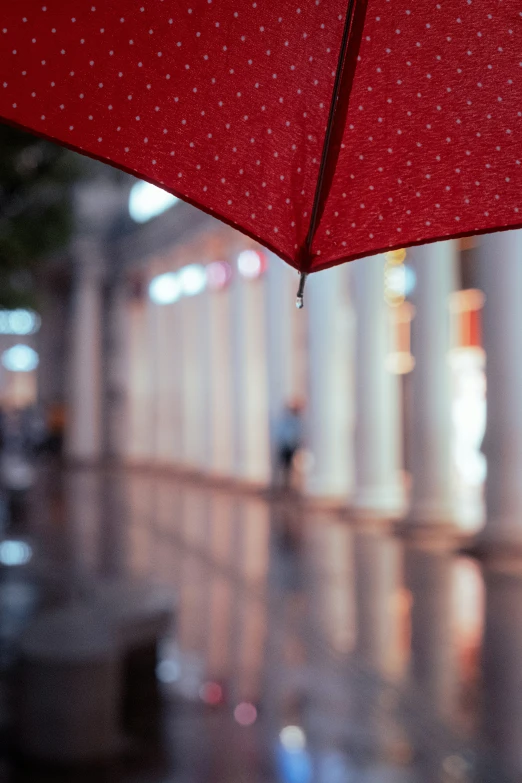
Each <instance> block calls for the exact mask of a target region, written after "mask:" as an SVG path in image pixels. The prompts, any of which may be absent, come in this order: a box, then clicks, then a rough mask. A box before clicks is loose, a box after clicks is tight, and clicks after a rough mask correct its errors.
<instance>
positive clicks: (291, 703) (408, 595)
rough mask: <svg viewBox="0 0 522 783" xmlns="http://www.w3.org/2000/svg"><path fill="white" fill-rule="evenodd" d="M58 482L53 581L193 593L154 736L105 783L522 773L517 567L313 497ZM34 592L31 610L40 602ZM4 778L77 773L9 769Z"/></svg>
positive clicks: (50, 531) (40, 525) (38, 540)
mask: <svg viewBox="0 0 522 783" xmlns="http://www.w3.org/2000/svg"><path fill="white" fill-rule="evenodd" d="M44 478H45V480H42V481H41V482H40V484H39V486H38V487H37V488H36V490H35V492H34V493H33V495H32V497H31V500H30V504H29V508H30V519H31V523H30V530H29V540H30V541H31V542H32V545H33V546H34V547H35V555H34V559H33V566H32V568H33V572H32V573H38V571H39V570H40V573H41V572H42V571H44V572H45V573H46V576H47V578H49V576H50V575H52V578H53V580H54V583H55V584H58V585H61V588H60V589H67V587H66V586H67V585H70V584H73V583H74V584H80V583H81V582H82V581H84V580H89V579H92V578H93V576H94V575H100V576H105V577H109V576H110V577H116V576H118V577H119V576H133V577H139V578H143V579H146V580H150V581H152V582H159V583H162V584H165V585H168V586H171V587H172V588H173V589H174V591H175V594H176V595H177V605H176V623H175V629H174V630H173V632H172V633H171V635H170V636H169V637H168V638H167V639H165V641H164V643H163V644H162V645H161V648H160V660H159V662H158V667H157V673H158V679H159V680H160V683H161V689H162V694H163V706H162V712H161V719H160V720H159V724H158V725H157V727H156V731H155V732H154V731H152V730H151V731H150V732H149V736H148V737H147V731H145V733H144V739H143V740H141V741H140V742H138V741H135V742H133V743H132V747H130V748H129V753H128V754H127V758H126V759H125V758H124V759H123V760H122V761H120V762H118V763H116V764H115V765H113V766H111V767H110V769H109V770H108V771H107V770H105V771H98V772H97V773H96V777H97V779H99V780H103V779H107V780H111V781H122V783H207V782H209V783H210V782H212V783H258V782H259V783H395V782H397V783H453V781H481V782H482V783H489V781H491V783H493V782H494V783H503V781H506V783H507V781H513V782H514V781H518V780H519V779H521V778H520V775H521V769H522V578H521V577H519V568H518V566H517V565H516V564H515V565H513V564H511V565H510V566H509V568H506V567H502V568H501V567H498V568H496V567H495V568H494V567H492V566H491V567H488V570H487V572H484V571H483V569H482V568H481V566H480V565H479V564H478V563H477V562H476V561H474V560H472V559H471V558H468V557H464V556H457V555H455V554H453V553H452V552H451V549H450V547H449V546H447V547H446V546H445V542H444V540H438V541H437V539H434V540H433V541H432V542H431V543H430V544H429V545H427V544H425V545H420V544H417V545H416V544H414V543H412V542H409V543H408V542H406V541H405V540H404V539H401V538H398V537H395V536H394V535H393V533H392V531H391V529H390V528H388V527H386V526H385V525H375V524H370V523H368V524H367V525H366V526H363V525H354V524H351V523H350V522H349V520H348V521H347V520H346V519H344V518H341V516H340V515H339V514H336V513H334V512H328V511H319V510H315V511H314V510H311V509H310V508H307V507H306V506H305V505H304V504H303V503H302V502H300V500H299V498H298V497H286V498H281V497H279V498H275V499H274V498H272V499H268V498H266V497H263V496H260V495H255V494H241V493H239V492H237V491H233V490H231V489H230V490H227V489H224V488H216V487H209V486H208V485H206V484H202V483H198V482H197V481H195V480H193V479H180V478H174V477H173V476H172V475H167V474H161V473H156V474H153V473H151V472H143V471H141V472H140V471H138V470H128V471H117V470H111V471H104V472H101V471H97V470H69V471H67V472H65V473H57V472H56V471H54V470H52V471H49V470H48V471H46V472H45V476H44ZM26 532H27V531H26ZM38 563H40V564H41V565H40V569H39V568H38ZM42 564H44V565H42ZM3 570H4V571H5V568H4V569H3ZM520 573H522V569H520ZM11 581H12V580H11ZM29 581H30V580H29ZM37 581H38V580H37V579H36V582H37ZM6 584H7V582H6V580H5V578H4V580H3V588H2V590H0V593H1V596H0V637H1V635H2V622H3V621H2V601H3V600H7V599H6V598H5V589H6ZM64 586H65V587H64ZM26 588H27V585H26ZM10 589H11V590H12V589H13V588H12V585H11V588H10ZM27 589H28V588H27ZM22 592H23V591H22ZM24 595H25V600H26V601H29V604H27V605H26V604H24V606H26V609H27V611H28V612H29V611H30V607H31V606H32V605H33V604H31V603H30V601H31V600H33V594H32V593H30V594H28V593H27V592H26V593H25V594H24ZM22 598H23V596H22ZM19 600H22V599H19ZM22 603H23V601H22ZM27 607H29V608H27ZM22 615H23V612H22ZM7 635H9V634H7ZM0 641H1V639H0ZM142 717H143V721H142V723H143V725H144V726H145V728H147V720H148V716H147V715H144V716H142ZM151 723H152V718H151ZM149 728H151V727H149ZM151 737H152V739H151ZM1 774H2V770H1V769H0V775H1ZM85 774H86V775H87V778H89V779H92V774H91V773H88V772H86V773H85ZM3 775H4V777H3V778H0V779H2V780H4V779H5V780H34V781H37V780H38V781H44V780H45V781H47V780H58V779H62V778H58V777H57V775H56V773H53V774H50V773H46V772H45V771H42V770H39V771H34V770H33V771H31V772H27V770H26V771H22V772H20V766H19V764H18V765H16V764H14V763H13V762H12V761H10V760H7V761H6V763H5V765H4V767H3ZM87 778H86V779H87ZM63 779H64V780H70V781H71V782H72V781H76V780H78V781H79V780H83V779H84V778H83V777H82V774H81V772H78V773H77V774H76V773H75V774H74V775H73V774H72V773H68V775H67V776H66V777H65V778H63Z"/></svg>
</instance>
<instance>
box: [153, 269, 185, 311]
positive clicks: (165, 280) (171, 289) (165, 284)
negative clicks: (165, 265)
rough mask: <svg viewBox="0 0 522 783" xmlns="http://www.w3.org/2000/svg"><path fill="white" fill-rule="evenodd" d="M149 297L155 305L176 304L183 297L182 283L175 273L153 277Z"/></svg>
mask: <svg viewBox="0 0 522 783" xmlns="http://www.w3.org/2000/svg"><path fill="white" fill-rule="evenodd" d="M149 296H150V298H151V299H152V301H153V302H154V304H158V305H165V304H172V303H173V302H176V301H177V300H178V299H179V298H180V296H181V283H180V280H179V278H178V275H177V274H176V273H175V272H165V274H163V275H157V277H153V278H152V280H151V281H150V283H149Z"/></svg>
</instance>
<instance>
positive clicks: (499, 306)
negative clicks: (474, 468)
mask: <svg viewBox="0 0 522 783" xmlns="http://www.w3.org/2000/svg"><path fill="white" fill-rule="evenodd" d="M476 252H477V255H478V263H479V275H480V286H481V288H482V290H483V291H484V294H485V304H484V310H483V345H484V349H485V352H486V378H487V425H486V435H485V438H484V444H483V451H484V454H485V455H486V458H487V461H488V475H487V480H486V525H485V528H484V530H483V532H482V536H483V538H484V540H486V541H491V542H492V543H500V544H507V545H511V544H517V545H521V544H522V523H521V520H522V480H521V477H522V304H521V298H520V293H521V291H522V231H505V232H502V233H498V234H492V235H489V236H484V237H482V238H481V239H480V244H479V246H478V248H477V251H476Z"/></svg>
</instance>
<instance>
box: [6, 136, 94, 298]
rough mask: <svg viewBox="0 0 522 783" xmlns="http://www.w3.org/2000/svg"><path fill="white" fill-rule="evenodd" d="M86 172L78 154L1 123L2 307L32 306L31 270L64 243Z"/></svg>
mask: <svg viewBox="0 0 522 783" xmlns="http://www.w3.org/2000/svg"><path fill="white" fill-rule="evenodd" d="M84 174H85V171H84V167H83V164H82V158H81V157H80V156H79V155H75V154H74V153H71V152H69V151H68V150H66V149H64V148H62V147H59V146H58V145H56V144H52V143H51V142H48V141H45V140H43V139H39V138H36V137H34V136H31V135H30V134H28V133H24V132H22V131H20V130H17V129H16V128H12V127H10V126H7V125H0V307H14V306H34V304H35V303H34V292H33V291H32V288H33V285H32V279H33V273H34V270H35V268H36V265H37V264H38V263H39V262H41V260H42V259H43V258H44V257H45V256H49V255H50V254H51V253H55V252H56V251H59V250H60V249H61V248H63V247H65V246H66V244H67V242H68V240H69V238H70V235H71V231H72V221H73V215H72V203H71V185H72V184H73V183H74V182H75V181H76V180H77V179H78V178H79V177H81V176H83V175H84Z"/></svg>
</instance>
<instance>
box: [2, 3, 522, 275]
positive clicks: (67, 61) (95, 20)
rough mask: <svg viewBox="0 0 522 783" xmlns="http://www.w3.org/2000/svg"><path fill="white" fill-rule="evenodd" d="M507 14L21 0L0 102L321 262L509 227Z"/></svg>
mask: <svg viewBox="0 0 522 783" xmlns="http://www.w3.org/2000/svg"><path fill="white" fill-rule="evenodd" d="M519 8H520V4H519V2H516V1H515V0H495V2H491V0H488V2H486V0H451V1H450V0H440V2H436V0H423V2H418V0H417V2H413V0H393V2H391V1H390V0H278V2H273V0H270V1H269V0H147V2H146V0H137V1H135V0H131V1H130V0H111V2H106V1H105V0H103V1H102V0H17V2H15V3H4V4H3V7H2V11H1V12H0V41H1V43H2V58H1V62H0V116H1V117H2V118H3V119H4V120H5V121H7V122H10V123H14V124H17V125H19V126H21V127H23V128H28V129H30V130H32V131H34V132H35V133H37V134H41V135H42V136H45V137H48V138H51V139H55V140H57V141H59V142H61V143H63V144H66V145H68V146H70V147H72V148H74V149H76V150H79V151H81V152H83V153H86V154H88V155H90V156H93V157H96V158H99V159H101V160H104V161H107V162H109V163H111V164H113V165H115V166H117V167H119V168H121V169H124V170H126V171H130V172H132V173H133V174H136V175H137V176H139V177H141V178H144V179H147V180H149V181H150V182H153V183H155V184H158V185H160V186H161V187H163V188H165V189H166V190H168V191H170V192H172V193H174V194H176V195H177V196H179V197H180V198H182V199H184V200H186V201H188V202H190V203H192V204H195V205H197V206H198V207H201V208H202V209H204V210H206V211H207V212H209V213H211V214H213V215H215V216H216V217H218V218H220V219H221V220H224V221H225V222H227V223H229V224H231V225H233V226H234V227H236V228H238V229H239V230H241V231H243V232H244V233H246V234H248V235H249V236H252V237H254V238H255V239H256V240H258V241H259V242H261V243H262V244H264V245H265V246H267V247H269V248H271V249H272V250H273V251H274V252H275V253H277V254H278V255H279V256H281V258H283V259H285V260H286V261H287V262H288V263H290V264H292V265H293V266H295V267H296V268H298V269H300V270H301V271H305V272H309V271H316V270H318V269H321V268H324V267H327V266H332V265H334V264H338V263H340V262H342V261H347V260H350V259H352V258H356V257H360V256H364V255H370V254H372V253H375V252H377V251H379V250H384V249H388V248H393V247H398V246H407V245H411V244H415V243H420V242H426V241H432V240H435V239H439V238H443V237H451V236H458V235H464V234H471V233H477V232H481V231H492V230H495V229H498V228H511V227H514V226H517V225H520V224H521V222H522V221H521V213H520V212H519V208H520V209H522V205H520V201H521V199H520V193H521V192H522V172H521V168H522V164H521V159H522V143H521V142H522V133H521V121H522V79H521V74H522V62H521V61H520V60H521V57H522V55H521V52H522V11H520V10H519ZM2 85H3V86H2ZM519 205H520V207H519Z"/></svg>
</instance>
